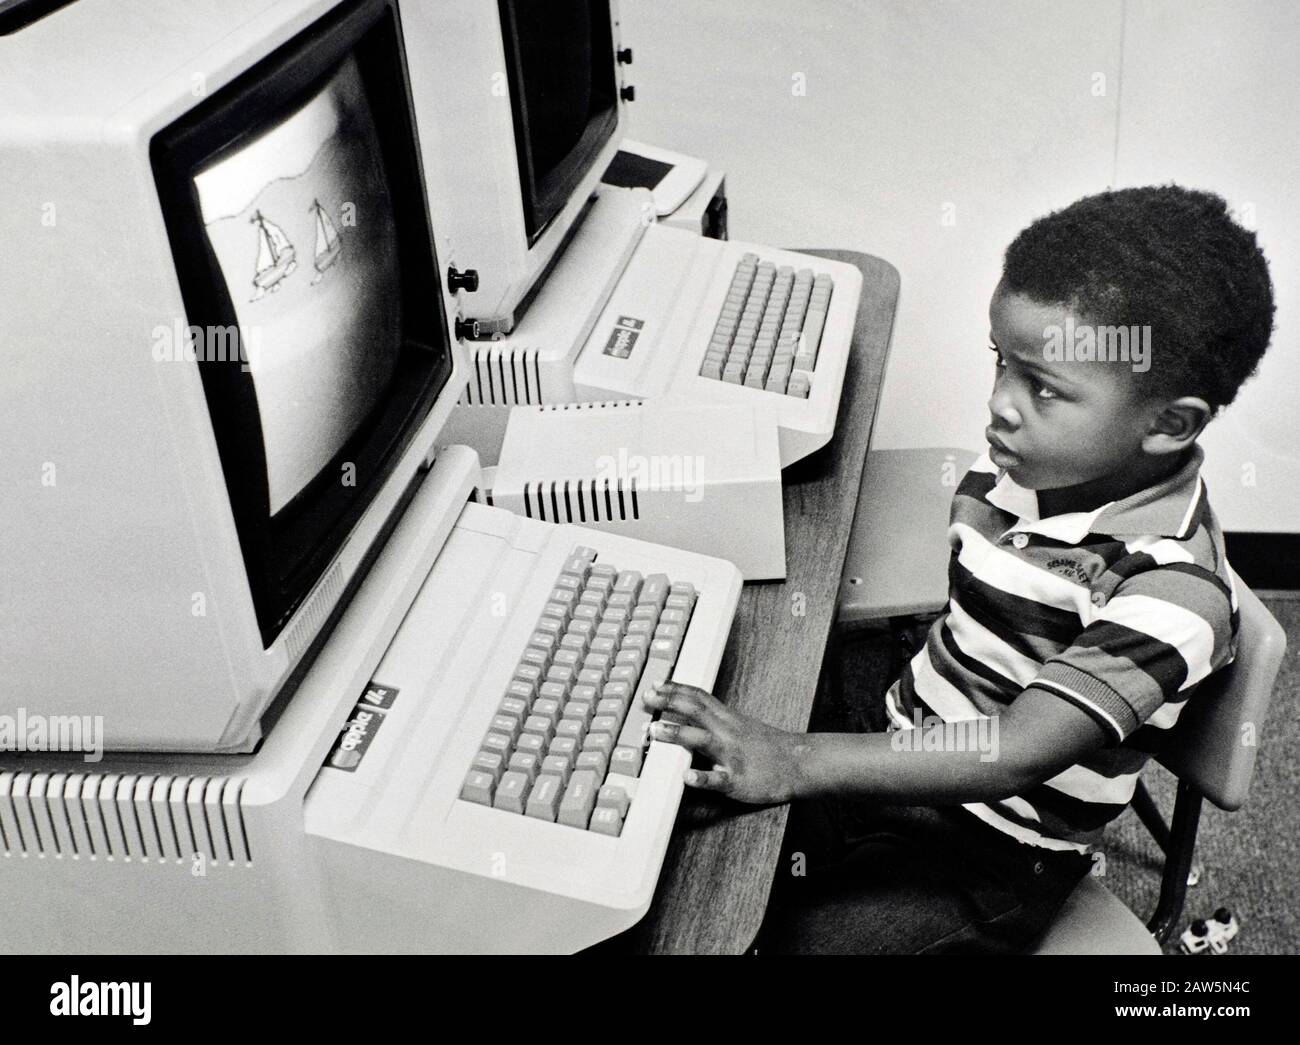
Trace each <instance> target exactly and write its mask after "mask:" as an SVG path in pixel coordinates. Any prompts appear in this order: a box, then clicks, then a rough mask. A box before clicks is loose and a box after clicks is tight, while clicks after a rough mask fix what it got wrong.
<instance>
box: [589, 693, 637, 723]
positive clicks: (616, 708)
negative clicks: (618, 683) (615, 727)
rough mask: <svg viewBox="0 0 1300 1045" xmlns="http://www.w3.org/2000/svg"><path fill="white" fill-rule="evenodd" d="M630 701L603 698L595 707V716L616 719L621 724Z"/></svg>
mask: <svg viewBox="0 0 1300 1045" xmlns="http://www.w3.org/2000/svg"><path fill="white" fill-rule="evenodd" d="M630 703H632V702H631V700H620V699H619V698H618V697H605V698H603V699H602V700H601V701H600V703H599V704H597V705H596V714H597V715H598V716H600V717H602V718H603V717H609V718H616V719H618V720H619V722H620V723H621V722H622V721H623V715H624V714H625V713H626V712H627V708H628V705H629V704H630Z"/></svg>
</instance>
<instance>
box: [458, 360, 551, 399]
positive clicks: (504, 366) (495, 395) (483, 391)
mask: <svg viewBox="0 0 1300 1045" xmlns="http://www.w3.org/2000/svg"><path fill="white" fill-rule="evenodd" d="M541 402H542V374H541V364H540V363H539V362H538V356H537V350H536V349H532V348H501V347H499V346H493V345H485V346H482V347H475V348H473V349H472V355H471V358H470V374H469V382H468V383H467V384H466V386H465V391H464V392H462V393H461V397H460V405H461V406H534V405H537V404H540V403H541Z"/></svg>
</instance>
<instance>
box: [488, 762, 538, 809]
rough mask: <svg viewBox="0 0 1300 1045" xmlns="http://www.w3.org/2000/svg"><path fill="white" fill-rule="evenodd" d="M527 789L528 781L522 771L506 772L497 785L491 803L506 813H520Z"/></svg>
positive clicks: (526, 795)
mask: <svg viewBox="0 0 1300 1045" xmlns="http://www.w3.org/2000/svg"><path fill="white" fill-rule="evenodd" d="M528 791H529V781H528V778H527V777H526V776H524V774H523V773H515V772H510V773H507V774H506V775H505V776H503V777H502V778H501V783H500V784H498V785H497V793H496V798H495V799H493V801H492V804H493V805H494V806H495V807H496V808H497V809H504V810H505V811H506V812H507V813H522V812H523V811H524V800H525V799H526V798H527V797H528Z"/></svg>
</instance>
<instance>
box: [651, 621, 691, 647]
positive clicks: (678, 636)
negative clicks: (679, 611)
mask: <svg viewBox="0 0 1300 1045" xmlns="http://www.w3.org/2000/svg"><path fill="white" fill-rule="evenodd" d="M685 637H686V629H685V628H684V627H683V626H682V625H680V624H669V623H668V622H666V621H665V622H663V623H661V624H660V625H659V626H658V627H657V628H655V638H656V639H672V640H673V641H675V642H676V643H677V645H678V646H679V647H680V646H681V644H682V640H683V639H684V638H685Z"/></svg>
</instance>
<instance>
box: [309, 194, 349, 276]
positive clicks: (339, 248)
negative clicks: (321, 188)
mask: <svg viewBox="0 0 1300 1045" xmlns="http://www.w3.org/2000/svg"><path fill="white" fill-rule="evenodd" d="M309 209H310V210H314V211H315V212H316V258H315V264H316V278H315V279H313V280H312V284H313V285H315V284H317V283H319V282H320V281H321V280H322V279H323V278H324V277H325V270H326V269H327V268H329V267H330V266H331V265H333V264H334V262H335V261H337V260H338V256H339V255H340V254H341V253H342V252H343V241H342V240H341V239H340V238H339V230H338V229H336V228H335V227H334V222H332V221H331V220H330V216H329V214H328V213H327V212H326V210H325V208H324V207H322V206H321V205H320V200H312V204H311V207H310V208H309Z"/></svg>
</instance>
